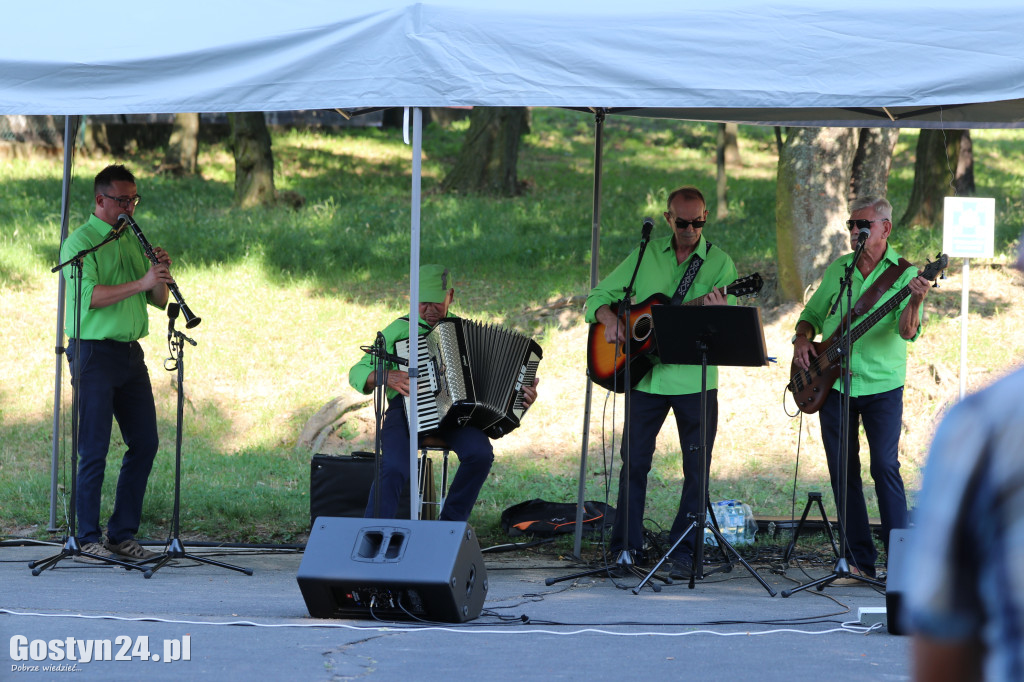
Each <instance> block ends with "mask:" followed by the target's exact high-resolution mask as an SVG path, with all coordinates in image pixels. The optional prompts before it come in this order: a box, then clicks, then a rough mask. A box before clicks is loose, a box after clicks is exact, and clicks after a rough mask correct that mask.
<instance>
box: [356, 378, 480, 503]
mask: <svg viewBox="0 0 1024 682" xmlns="http://www.w3.org/2000/svg"><path fill="white" fill-rule="evenodd" d="M436 435H437V436H439V437H440V438H442V439H444V441H445V443H447V444H448V447H449V449H451V451H452V452H454V453H455V455H456V456H457V457H458V458H459V468H458V470H457V471H456V472H455V478H454V479H452V483H451V486H450V487H449V489H448V497H447V498H446V499H445V501H444V507H443V508H442V509H441V516H440V519H441V520H442V521H468V520H469V515H470V513H471V512H472V511H473V505H474V504H476V498H477V496H478V495H479V494H480V489H481V488H482V487H483V485H484V481H486V480H487V475H488V474H489V473H490V472H491V464H492V463H493V462H494V449H493V448H492V447H491V439H490V438H488V437H487V435H486V434H484V432H483V431H481V430H480V429H478V428H475V427H472V426H463V427H459V428H449V429H442V430H441V431H438V432H437V433H436ZM380 439H381V463H380V509H379V512H380V513H379V514H378V515H377V518H382V519H393V518H395V514H396V512H397V511H398V501H399V498H400V497H401V495H402V488H404V487H405V484H406V482H407V481H408V480H409V421H408V417H407V416H406V414H405V403H404V401H403V400H402V397H401V396H396V397H395V398H394V399H393V400H391V401H390V403H389V404H388V409H387V410H386V411H385V412H384V425H383V426H382V427H381V432H380ZM374 491H375V488H374V486H370V499H369V500H368V501H367V504H366V512H365V514H364V516H365V517H366V518H373V517H374V516H373V497H374Z"/></svg>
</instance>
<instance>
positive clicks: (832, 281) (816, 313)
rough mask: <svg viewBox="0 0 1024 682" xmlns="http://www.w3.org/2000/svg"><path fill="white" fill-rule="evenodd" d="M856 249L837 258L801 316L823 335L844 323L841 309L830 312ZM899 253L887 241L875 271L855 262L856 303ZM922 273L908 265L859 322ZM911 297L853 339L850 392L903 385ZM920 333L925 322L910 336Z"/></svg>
mask: <svg viewBox="0 0 1024 682" xmlns="http://www.w3.org/2000/svg"><path fill="white" fill-rule="evenodd" d="M852 258H853V254H852V253H849V254H847V255H845V256H842V257H840V258H838V259H836V260H835V261H833V262H832V264H831V265H829V266H828V268H826V270H825V274H824V275H822V278H821V285H820V286H819V287H818V290H817V291H815V292H814V294H813V295H812V296H811V300H809V301H808V302H807V306H806V307H805V308H804V311H803V313H802V314H801V315H800V320H802V321H804V322H807V323H808V324H810V325H811V326H812V327H814V331H815V333H820V334H821V336H822V338H823V339H828V338H829V337H830V336H831V335H832V334H833V333H834V332H835V331H836V329H838V328H839V321H840V319H841V315H840V312H841V311H840V309H839V307H837V308H836V312H835V313H833V314H832V315H829V314H828V311H829V309H830V308H831V307H832V303H833V301H835V299H836V296H838V295H839V281H840V280H841V279H842V277H843V271H844V270H845V269H846V267H847V266H848V265H849V263H850V260H851V259H852ZM899 259H900V257H899V254H897V253H896V252H895V251H894V250H893V248H892V247H891V246H886V249H885V255H884V256H883V257H882V260H880V261H879V262H878V265H876V266H875V269H874V270H872V271H871V274H870V275H868V276H867V277H864V275H862V274H861V273H860V270H858V269H857V268H854V272H853V285H852V289H853V299H852V300H853V304H854V305H857V300H858V299H859V298H860V295H861V292H862V291H864V290H865V289H867V288H868V287H870V286H871V285H872V284H873V283H874V282H875V280H877V279H878V278H879V277H881V276H882V273H883V272H885V271H886V269H888V267H889V265H890V264H896V263H897V262H899ZM916 276H917V268H914V267H910V268H907V269H906V270H905V271H904V272H903V273H902V274H901V275H900V276H899V278H898V279H897V280H896V282H895V283H894V284H893V285H892V286H891V287H890V288H889V290H888V291H887V292H885V293H884V294H882V296H881V297H880V298H879V299H878V302H877V303H876V304H875V305H874V306H873V307H872V308H871V310H869V311H868V312H867V313H865V315H861V316H860V317H858V318H855V319H854V321H853V326H854V328H856V327H857V321H858V320H862V319H864V318H865V317H866V316H867V315H870V314H871V312H873V311H874V310H876V309H877V308H878V307H879V306H881V305H883V304H884V303H885V302H886V301H888V300H889V299H890V298H892V297H893V296H894V295H895V294H897V293H898V292H899V291H900V290H901V289H902V288H903V287H905V286H907V284H908V283H909V282H910V280H912V279H914V277H916ZM909 302H910V297H909V296H908V297H907V298H906V299H904V300H903V301H902V303H901V304H900V305H899V306H897V308H896V309H895V310H892V311H890V312H889V313H888V314H887V315H886V316H885V317H883V318H882V319H880V320H879V321H878V322H877V323H875V325H874V326H872V327H871V328H870V329H869V330H868V331H866V332H864V335H863V336H861V337H860V338H859V339H857V340H856V341H854V343H853V349H852V351H851V355H852V357H851V370H852V377H851V381H850V396H851V397H858V396H862V395H874V394H876V393H884V392H886V391H891V390H893V389H895V388H899V387H900V386H902V385H903V384H904V383H906V378H907V339H904V338H903V337H902V336H900V315H901V314H902V313H903V309H904V308H906V307H907V304H908V303H909ZM841 307H842V308H843V309H845V307H846V294H845V293H844V294H843V301H842V304H841ZM920 335H921V329H920V327H919V328H918V330H917V333H915V334H914V338H912V339H910V340H911V341H916V340H917V337H918V336H920ZM841 382H842V378H840V379H839V380H837V381H836V383H835V384H834V385H833V388H835V389H836V390H839V389H840V383H841Z"/></svg>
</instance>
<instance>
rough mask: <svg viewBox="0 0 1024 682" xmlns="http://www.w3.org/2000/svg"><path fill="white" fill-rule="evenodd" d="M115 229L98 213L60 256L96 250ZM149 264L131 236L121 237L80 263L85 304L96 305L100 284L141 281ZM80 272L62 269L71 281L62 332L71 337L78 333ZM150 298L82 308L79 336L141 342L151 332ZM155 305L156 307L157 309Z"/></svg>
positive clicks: (141, 296) (66, 243)
mask: <svg viewBox="0 0 1024 682" xmlns="http://www.w3.org/2000/svg"><path fill="white" fill-rule="evenodd" d="M112 229H113V227H112V226H110V225H108V224H107V223H105V222H104V221H102V220H100V219H99V218H97V217H96V216H95V215H91V216H89V220H88V222H86V223H85V224H84V225H82V226H81V227H79V228H78V229H77V230H75V231H74V232H72V233H71V235H70V236H69V237H68V238H67V239H65V240H64V243H63V244H62V245H61V247H60V257H61V260H62V261H65V260H67V259H69V258H71V257H73V256H74V255H75V254H76V253H79V252H80V251H84V250H85V249H89V248H92V247H93V246H96V245H97V244H99V243H100V242H102V241H103V240H104V239H106V237H107V235H108V234H109V233H110V231H111V230H112ZM150 265H151V263H150V262H149V259H148V258H147V257H146V254H145V252H144V251H143V250H142V245H141V244H140V243H139V240H137V239H135V238H134V237H132V235H131V234H122V235H121V237H120V238H119V239H116V240H114V241H112V242H110V243H108V244H104V245H103V246H102V247H100V249H99V250H98V251H94V252H92V253H90V254H89V255H88V256H86V257H85V258H83V259H82V300H83V301H86V302H91V301H92V290H93V287H95V286H96V285H97V284H102V285H104V286H112V285H115V284H125V283H126V282H134V281H135V280H138V279H141V278H142V277H143V276H144V275H145V274H146V272H148V271H149V267H150ZM76 274H77V268H75V267H74V266H71V265H69V266H67V267H65V268H64V278H65V279H66V280H67V287H66V292H65V299H64V300H65V308H66V310H67V317H66V318H65V324H64V331H65V333H66V334H67V335H68V336H69V337H74V335H75V317H76V314H77V313H76V311H77V309H78V302H77V301H76V300H75V289H76V286H75V277H76ZM147 303H148V297H147V294H146V292H140V293H138V294H134V295H132V296H129V297H128V298H126V299H124V300H122V301H118V302H117V303H114V304H113V305H109V306H106V307H103V308H92V307H90V305H84V306H82V322H81V324H82V327H81V338H83V339H89V340H93V341H96V340H101V339H111V340H114V341H137V340H139V339H141V338H142V337H143V336H146V335H147V334H148V333H149V314H148V312H147V310H146V304H147ZM154 307H156V306H154Z"/></svg>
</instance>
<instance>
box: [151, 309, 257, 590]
mask: <svg viewBox="0 0 1024 682" xmlns="http://www.w3.org/2000/svg"><path fill="white" fill-rule="evenodd" d="M178 311H179V305H178V304H177V303H168V304H167V348H168V351H169V353H170V357H169V358H167V359H166V360H164V369H166V370H167V371H168V372H173V371H175V370H177V371H178V415H177V421H176V429H175V438H174V509H173V512H172V514H171V538H170V540H168V541H167V546H166V547H165V549H164V552H163V554H160V555H158V556H155V557H153V558H152V559H147V560H146V563H149V562H155V563H154V564H153V567H152V568H150V569H148V570H147V571H146V572H145V573H143V574H142V575H143V577H145V578H147V579H149V578H152V577H153V574H154V573H156V572H157V571H159V570H160V569H161V568H163V567H164V566H165V565H166V564H167V562H169V561H170V560H171V559H192V560H194V561H198V562H200V563H203V564H210V565H212V566H220V567H221V568H229V569H231V570H232V571H238V572H239V573H245V574H246V575H252V569H251V568H242V567H241V566H233V565H231V564H225V563H223V562H220V561H214V560H213V559H207V558H206V557H201V556H197V555H195V554H189V553H188V552H186V551H185V546H184V545H183V544H182V543H181V540H180V539H179V538H178V528H179V525H180V524H179V519H180V516H181V425H182V421H183V417H184V412H185V385H184V382H185V342H186V341H187V342H188V343H190V344H192V345H193V346H195V345H196V342H195V341H193V340H192V339H190V338H189V337H187V336H185V334H183V333H182V332H180V331H178V330H177V329H175V328H174V318H176V317H177V316H178ZM193 326H195V325H193Z"/></svg>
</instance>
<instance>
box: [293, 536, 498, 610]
mask: <svg viewBox="0 0 1024 682" xmlns="http://www.w3.org/2000/svg"><path fill="white" fill-rule="evenodd" d="M298 582H299V590H300V591H301V592H302V598H303V599H304V600H305V602H306V608H307V609H309V615H311V616H313V617H314V618H379V619H383V620H415V619H417V618H418V619H423V620H433V621H444V622H449V623H462V622H465V621H467V620H472V619H474V618H476V617H477V616H479V615H480V611H481V609H482V608H483V605H484V598H485V597H486V596H487V569H486V568H485V567H484V560H483V554H481V552H480V545H479V543H478V542H477V539H476V533H474V531H473V528H472V527H471V526H469V524H467V523H465V522H461V521H409V520H402V519H353V518H341V517H337V518H336V517H330V516H321V517H319V518H318V519H317V520H316V523H315V524H314V525H313V530H312V532H311V533H310V535H309V541H308V542H307V543H306V551H305V554H303V556H302V563H301V564H300V565H299V574H298Z"/></svg>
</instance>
